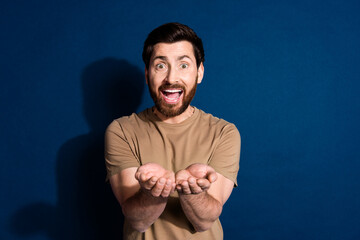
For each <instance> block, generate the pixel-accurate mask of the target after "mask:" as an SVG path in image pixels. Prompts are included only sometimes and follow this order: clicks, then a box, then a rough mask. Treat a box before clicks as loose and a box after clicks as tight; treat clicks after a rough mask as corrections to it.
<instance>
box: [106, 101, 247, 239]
mask: <svg viewBox="0 0 360 240" xmlns="http://www.w3.org/2000/svg"><path fill="white" fill-rule="evenodd" d="M239 158H240V134H239V132H238V130H237V129H236V127H235V125H234V124H231V123H228V122H226V121H225V120H223V119H219V118H216V117H214V116H212V115H211V114H207V113H205V112H203V111H201V110H199V109H197V108H195V111H194V114H193V115H192V116H191V117H189V118H187V119H186V120H185V121H183V122H181V123H179V124H169V123H165V122H162V121H161V120H160V119H159V118H158V117H157V116H156V115H155V114H153V112H152V109H151V108H149V109H146V110H145V111H143V112H141V113H139V114H132V115H130V116H127V117H122V118H119V119H117V120H114V121H113V122H112V123H111V124H110V125H109V127H108V128H107V130H106V134H105V160H106V167H107V172H108V178H110V177H111V176H112V175H114V174H117V173H119V172H120V171H121V170H123V169H126V168H130V167H139V166H140V165H142V164H145V163H149V162H155V163H158V164H160V165H161V166H163V167H164V168H165V169H168V170H171V171H173V172H177V171H179V170H182V169H185V168H186V167H188V166H189V165H191V164H193V163H203V164H208V165H209V166H211V167H213V168H214V169H215V171H216V172H218V173H220V174H222V175H223V176H224V177H226V178H228V179H230V180H231V181H233V182H234V185H235V186H236V185H237V181H236V177H237V172H238V170H239ZM222 238H223V231H222V227H221V224H220V221H219V219H218V220H217V221H216V222H215V223H214V224H213V226H212V227H211V228H210V229H209V230H207V231H205V232H195V230H194V228H193V227H192V225H191V223H190V222H189V221H188V220H187V218H186V216H185V214H184V213H183V211H182V208H181V205H180V201H179V197H178V194H177V193H176V192H175V193H173V194H172V195H171V196H170V197H169V200H168V203H167V205H166V208H165V210H164V212H163V213H162V215H161V216H160V217H159V219H158V220H156V221H155V223H154V224H153V225H152V226H151V227H150V228H149V229H147V230H146V232H145V233H140V232H137V231H136V230H134V229H132V228H131V226H130V225H129V224H128V223H127V222H126V220H125V224H124V239H154V240H157V239H207V240H209V239H216V240H218V239H222Z"/></svg>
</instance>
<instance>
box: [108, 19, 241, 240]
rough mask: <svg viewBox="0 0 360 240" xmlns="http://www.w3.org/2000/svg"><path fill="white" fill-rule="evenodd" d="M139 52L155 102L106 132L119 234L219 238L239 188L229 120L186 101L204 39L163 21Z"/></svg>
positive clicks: (200, 69)
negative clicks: (224, 214)
mask: <svg viewBox="0 0 360 240" xmlns="http://www.w3.org/2000/svg"><path fill="white" fill-rule="evenodd" d="M142 56H143V60H144V63H145V79H146V84H147V85H148V87H149V91H150V95H151V97H152V99H153V101H154V104H155V106H154V107H152V108H149V109H146V110H144V111H143V112H140V113H139V114H135V113H134V114H132V115H130V116H126V117H122V118H119V119H116V120H114V121H113V122H112V123H111V124H110V125H109V127H108V128H107V130H106V134H105V160H106V166H107V172H108V179H109V181H110V184H111V187H112V190H113V192H114V195H115V196H116V198H117V200H118V202H119V203H120V205H121V207H122V211H123V214H124V218H125V221H124V239H139V240H140V239H146V240H147V239H154V240H155V239H202V240H204V239H207V240H209V239H217V240H218V239H223V230H222V227H221V224H220V221H219V216H220V214H221V212H222V208H223V205H224V204H225V202H226V201H227V199H228V198H229V196H230V194H231V192H232V189H233V188H234V187H235V186H237V180H236V177H237V173H238V170H239V158H240V142H241V141H240V134H239V132H238V130H237V129H236V127H235V125H234V124H231V123H229V122H227V121H225V120H223V119H219V118H217V117H214V116H212V115H211V114H207V113H205V112H203V111H202V110H200V109H198V108H196V107H194V106H191V105H190V103H191V101H192V99H193V97H194V95H195V92H196V87H197V84H199V83H201V81H202V79H203V76H204V49H203V45H202V40H201V39H200V38H199V37H198V36H197V35H196V33H195V32H194V31H193V30H192V29H191V28H189V27H188V26H186V25H183V24H179V23H168V24H164V25H162V26H160V27H158V28H156V29H154V30H153V31H152V32H151V33H150V34H149V35H148V37H147V39H146V41H145V43H144V49H143V55H142Z"/></svg>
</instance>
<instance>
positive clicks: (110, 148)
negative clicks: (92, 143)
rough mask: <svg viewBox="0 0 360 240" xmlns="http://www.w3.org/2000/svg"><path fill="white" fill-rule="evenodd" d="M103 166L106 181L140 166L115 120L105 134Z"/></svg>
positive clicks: (119, 124)
mask: <svg viewBox="0 0 360 240" xmlns="http://www.w3.org/2000/svg"><path fill="white" fill-rule="evenodd" d="M105 164H106V170H107V178H106V179H107V180H108V179H109V178H110V177H111V176H112V175H115V174H117V173H119V172H120V171H122V170H124V169H126V168H130V167H139V166H140V164H139V161H138V159H137V157H136V156H135V155H134V153H133V151H132V149H131V147H130V145H129V142H128V139H127V138H126V136H125V134H124V131H123V129H122V126H121V123H119V122H118V121H117V120H114V121H113V122H112V123H111V124H110V125H109V126H108V128H107V129H106V132H105Z"/></svg>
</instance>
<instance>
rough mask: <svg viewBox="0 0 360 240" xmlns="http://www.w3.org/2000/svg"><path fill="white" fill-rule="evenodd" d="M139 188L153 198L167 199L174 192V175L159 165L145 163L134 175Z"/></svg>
mask: <svg viewBox="0 0 360 240" xmlns="http://www.w3.org/2000/svg"><path fill="white" fill-rule="evenodd" d="M135 178H136V179H137V180H138V182H139V184H140V186H141V188H142V189H143V190H144V191H145V192H147V193H149V194H151V195H152V196H154V197H159V196H161V197H169V195H170V194H171V193H172V192H174V191H175V174H174V172H172V171H168V170H166V169H165V168H163V167H162V166H160V165H159V164H156V163H146V164H144V165H142V166H140V167H139V168H138V170H137V171H136V173H135Z"/></svg>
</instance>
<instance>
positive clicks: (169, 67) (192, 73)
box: [145, 41, 204, 117]
mask: <svg viewBox="0 0 360 240" xmlns="http://www.w3.org/2000/svg"><path fill="white" fill-rule="evenodd" d="M203 73H204V66H203V64H202V63H201V65H200V66H199V68H197V65H196V59H195V55H194V49H193V46H192V44H191V43H190V42H188V41H180V42H175V43H158V44H156V45H155V46H154V51H153V54H152V56H151V58H150V64H149V69H145V76H146V83H147V84H148V86H149V91H150V95H151V97H152V99H153V100H154V103H155V107H156V108H157V110H158V111H159V112H160V113H161V114H163V115H164V116H165V117H175V116H178V115H180V114H182V113H183V112H184V111H185V110H186V109H187V108H188V106H189V105H190V102H191V100H192V99H193V97H194V95H195V92H196V86H197V84H198V83H200V82H201V80H202V78H203Z"/></svg>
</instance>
